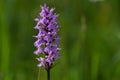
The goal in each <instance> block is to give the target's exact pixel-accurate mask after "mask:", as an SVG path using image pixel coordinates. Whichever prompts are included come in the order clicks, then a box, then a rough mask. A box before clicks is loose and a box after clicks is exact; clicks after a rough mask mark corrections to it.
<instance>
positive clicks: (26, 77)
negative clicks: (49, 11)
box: [0, 0, 120, 80]
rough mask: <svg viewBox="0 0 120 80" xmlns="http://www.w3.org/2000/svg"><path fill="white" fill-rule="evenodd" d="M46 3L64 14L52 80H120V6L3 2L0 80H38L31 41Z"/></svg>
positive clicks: (92, 0) (107, 0) (111, 0)
mask: <svg viewBox="0 0 120 80" xmlns="http://www.w3.org/2000/svg"><path fill="white" fill-rule="evenodd" d="M44 3H47V4H48V6H50V7H55V8H56V10H55V12H56V13H59V14H60V16H59V21H60V22H59V24H60V26H61V28H60V32H59V35H60V36H61V38H62V39H61V48H62V50H61V51H60V55H61V58H60V59H59V60H57V61H56V62H55V66H54V67H53V69H52V70H51V80H120V22H119V21H120V9H119V8H120V4H119V3H120V0H0V80H38V79H37V78H38V71H39V69H38V67H37V64H38V63H39V62H38V61H37V60H36V59H35V58H36V57H37V56H36V55H34V54H33V51H34V50H36V48H35V47H34V46H33V43H34V41H35V40H36V39H34V38H33V37H32V36H33V35H36V34H37V31H36V30H34V29H33V27H34V26H35V25H36V22H35V21H34V18H36V17H38V16H39V12H40V11H41V9H40V7H39V6H40V5H43V4H44ZM40 80H46V72H45V71H44V69H43V68H41V69H40Z"/></svg>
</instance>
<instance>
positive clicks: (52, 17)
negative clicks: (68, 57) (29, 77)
mask: <svg viewBox="0 0 120 80" xmlns="http://www.w3.org/2000/svg"><path fill="white" fill-rule="evenodd" d="M41 8H42V11H41V13H40V17H39V18H36V19H35V21H37V24H36V26H35V27H34V28H35V29H37V30H38V31H39V32H38V35H37V36H34V37H35V38H37V41H36V42H35V43H34V46H35V47H36V48H37V50H36V51H34V54H36V55H39V54H44V56H42V57H40V58H37V60H38V61H39V62H40V63H39V64H38V67H41V66H42V67H44V68H45V69H46V70H48V69H50V68H51V67H52V65H53V63H54V61H55V60H56V59H58V58H59V57H60V55H59V51H60V48H59V40H60V37H59V36H58V34H57V33H58V31H59V26H58V20H57V17H58V14H55V13H53V11H54V10H55V9H54V8H52V9H49V7H47V5H46V4H44V6H41Z"/></svg>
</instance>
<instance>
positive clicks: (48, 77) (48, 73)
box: [47, 69, 50, 80]
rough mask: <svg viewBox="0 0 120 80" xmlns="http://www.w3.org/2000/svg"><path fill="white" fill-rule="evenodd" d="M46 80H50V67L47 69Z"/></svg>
mask: <svg viewBox="0 0 120 80" xmlns="http://www.w3.org/2000/svg"><path fill="white" fill-rule="evenodd" d="M47 80H50V69H48V70H47Z"/></svg>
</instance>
